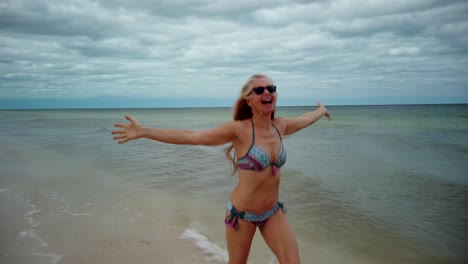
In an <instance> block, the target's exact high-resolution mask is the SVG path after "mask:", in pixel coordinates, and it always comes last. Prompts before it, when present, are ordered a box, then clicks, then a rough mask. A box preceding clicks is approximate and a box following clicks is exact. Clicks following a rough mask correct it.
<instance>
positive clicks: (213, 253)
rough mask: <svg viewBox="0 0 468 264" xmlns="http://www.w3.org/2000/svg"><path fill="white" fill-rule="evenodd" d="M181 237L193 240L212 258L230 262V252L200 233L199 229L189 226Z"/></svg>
mask: <svg viewBox="0 0 468 264" xmlns="http://www.w3.org/2000/svg"><path fill="white" fill-rule="evenodd" d="M180 238H181V239H184V240H188V241H191V242H193V243H194V244H195V245H196V246H197V247H198V248H200V249H201V250H203V252H204V253H205V254H206V255H207V257H208V258H209V259H210V260H213V261H219V262H221V263H227V262H228V253H227V251H226V250H224V249H222V248H221V247H219V246H218V245H216V244H215V243H213V242H211V241H209V240H208V238H206V237H205V236H204V235H202V234H200V233H198V231H197V230H195V229H193V228H187V229H185V231H184V232H183V233H182V235H180Z"/></svg>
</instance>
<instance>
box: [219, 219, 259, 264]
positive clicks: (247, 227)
mask: <svg viewBox="0 0 468 264" xmlns="http://www.w3.org/2000/svg"><path fill="white" fill-rule="evenodd" d="M228 215H229V212H228V213H227V214H226V216H228ZM238 221H239V223H238V224H239V228H238V229H237V230H235V229H234V228H232V227H231V226H230V225H226V243H227V249H228V253H229V264H245V263H247V258H248V257H249V251H250V245H251V244H252V239H253V236H254V234H255V231H256V230H257V227H256V226H255V225H254V224H252V223H249V222H247V221H245V220H243V219H240V218H239V220H238Z"/></svg>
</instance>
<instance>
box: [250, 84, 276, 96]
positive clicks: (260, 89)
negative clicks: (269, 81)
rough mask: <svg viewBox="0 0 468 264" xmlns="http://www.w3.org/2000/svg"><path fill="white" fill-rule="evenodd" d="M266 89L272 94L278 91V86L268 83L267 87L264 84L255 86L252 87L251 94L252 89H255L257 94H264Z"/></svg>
mask: <svg viewBox="0 0 468 264" xmlns="http://www.w3.org/2000/svg"><path fill="white" fill-rule="evenodd" d="M265 90H267V91H268V92H269V93H271V94H274V93H276V86H274V85H268V86H267V87H263V86H259V87H255V88H252V90H251V91H250V92H249V94H251V93H252V91H254V92H255V94H257V95H261V94H263V93H264V92H265Z"/></svg>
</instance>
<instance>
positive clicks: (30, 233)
mask: <svg viewBox="0 0 468 264" xmlns="http://www.w3.org/2000/svg"><path fill="white" fill-rule="evenodd" d="M18 195H21V194H20V193H18ZM26 202H27V205H28V206H29V207H30V208H31V210H30V211H29V212H27V213H26V214H25V218H26V220H28V222H29V226H30V227H31V228H32V229H29V230H26V231H21V232H19V236H20V237H21V238H31V239H34V240H36V241H37V242H38V243H39V245H38V246H36V247H34V248H32V252H31V254H32V255H34V256H40V257H49V258H51V259H52V262H51V263H52V264H56V263H58V262H59V261H60V259H62V257H63V255H59V254H54V253H51V252H40V251H39V250H40V249H41V248H44V247H47V246H48V244H47V243H46V242H45V241H44V240H43V239H42V238H41V237H40V236H39V234H38V232H37V230H36V229H35V228H36V227H38V226H39V225H41V223H40V222H39V221H36V220H35V219H34V215H35V214H38V213H40V212H41V210H39V209H38V208H37V207H36V205H35V204H33V203H32V201H31V200H30V199H26Z"/></svg>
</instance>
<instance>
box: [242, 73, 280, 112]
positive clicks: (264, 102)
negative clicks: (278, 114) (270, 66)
mask: <svg viewBox="0 0 468 264" xmlns="http://www.w3.org/2000/svg"><path fill="white" fill-rule="evenodd" d="M251 87H252V90H251V94H250V97H249V100H248V104H249V105H250V107H251V108H252V109H253V111H254V112H257V113H263V114H269V113H272V112H273V111H274V110H275V106H276V97H277V94H276V87H275V86H274V85H273V83H272V82H271V81H270V80H269V79H268V78H259V79H256V80H254V81H253V82H252V85H251Z"/></svg>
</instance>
